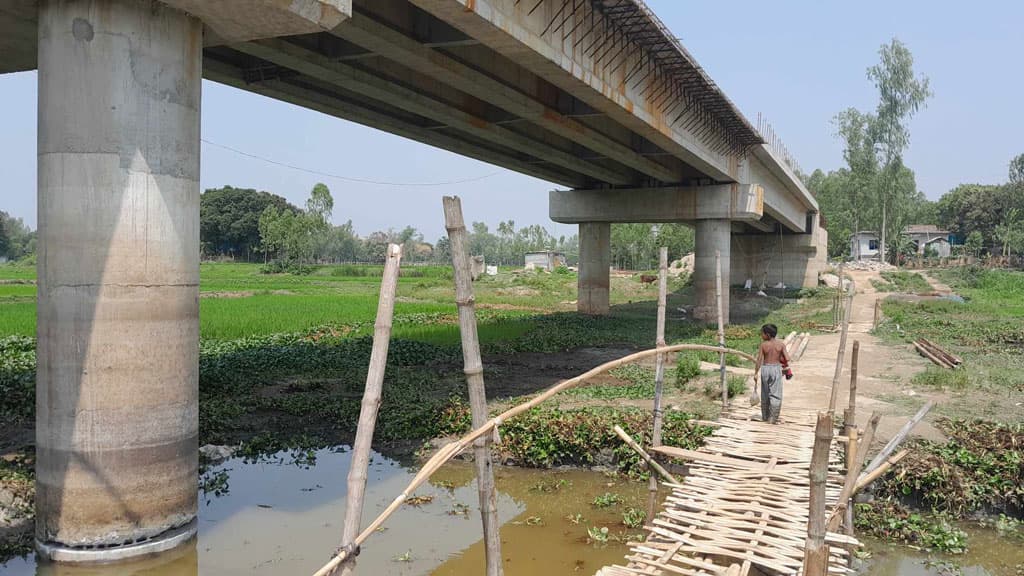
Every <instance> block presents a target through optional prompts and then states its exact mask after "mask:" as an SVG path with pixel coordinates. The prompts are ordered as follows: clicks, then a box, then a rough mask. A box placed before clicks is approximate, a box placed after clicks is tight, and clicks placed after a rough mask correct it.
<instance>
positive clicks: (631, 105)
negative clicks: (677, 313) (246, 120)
mask: <svg viewBox="0 0 1024 576" xmlns="http://www.w3.org/2000/svg"><path fill="white" fill-rule="evenodd" d="M32 69H38V71H39V73H38V86H39V109H38V114H39V135H38V174H39V176H38V197H39V240H40V242H39V246H40V250H39V265H38V266H39V276H38V278H39V301H38V304H39V312H38V314H39V322H38V326H39V328H38V359H39V360H38V362H39V365H38V383H37V406H38V410H37V454H38V464H37V469H38V489H37V541H38V542H39V545H40V549H41V550H42V551H43V552H44V554H47V555H50V556H52V557H54V558H57V559H64V560H82V559H86V560H94V559H97V558H101V557H102V558H110V557H117V556H127V555H131V554H139V553H146V552H150V551H152V550H154V549H158V548H160V547H166V546H169V545H171V544H173V542H175V541H177V540H180V539H181V538H187V537H188V536H190V535H191V533H193V532H194V531H195V512H196V491H195V478H196V469H197V462H196V441H197V432H198V408H197V406H198V404H197V397H198V391H197V388H198V282H199V208H198V207H199V162H200V158H199V155H200V144H199V136H200V129H199V126H200V122H199V118H200V110H201V90H200V85H201V83H200V79H201V78H203V77H205V78H208V79H210V80H214V81H217V82H222V83H225V84H228V85H231V86H235V87H237V88H240V89H243V90H248V91H251V92H255V93H259V94H263V95H265V96H268V97H270V98H275V99H278V100H283V101H287V102H291V103H294V104H297V105H299V106H304V107H307V108H311V109H314V110H318V111H320V112H323V113H325V114H329V115H332V116H336V117H339V118H344V119H347V120H351V121H354V122H358V123H361V124H364V125H367V126H372V127H375V128H378V129H381V130H385V131H388V132H391V133H394V134H398V135H400V136H404V137H407V138H411V139H413V140H417V141H420V142H423V143H426V144H430V145H432V146H437V147H440V148H444V149H446V150H450V151H453V152H456V153H459V154H463V155H465V156H469V157H473V158H476V159H479V160H482V161H485V162H490V163H493V164H496V165H499V166H503V167H506V168H508V169H511V170H515V171H518V172H521V173H524V174H529V175H532V176H535V177H538V178H541V179H544V180H547V181H549V182H551V183H553V184H554V185H555V186H558V187H559V188H558V189H556V190H554V191H552V192H551V193H550V199H549V203H550V216H551V218H552V219H553V220H555V221H558V222H565V223H575V224H579V230H580V256H581V258H580V274H579V278H580V280H579V300H578V301H579V310H580V311H581V312H586V313H594V314H603V313H606V312H607V311H608V286H609V264H610V246H609V241H610V227H611V224H612V223H614V222H652V223H654V222H686V223H689V224H691V225H692V226H694V227H695V228H696V232H697V235H696V265H695V274H694V282H695V285H696V290H697V307H696V309H695V316H697V317H698V318H703V319H711V317H712V314H713V313H714V310H715V305H714V283H715V272H714V271H715V268H714V266H715V264H714V263H715V254H716V252H718V253H719V254H721V258H722V265H723V269H724V271H725V274H726V278H727V279H731V280H732V282H734V283H735V282H742V281H743V280H745V279H746V278H753V279H754V280H755V282H757V283H760V282H762V281H764V282H766V283H768V284H770V285H774V284H776V283H777V282H780V281H782V282H785V283H786V284H787V285H790V286H794V285H804V284H811V283H814V282H816V279H817V273H818V271H819V270H820V269H821V268H822V267H823V266H824V263H825V246H826V245H827V242H826V239H827V235H826V232H825V231H824V230H823V229H822V228H821V226H820V223H819V217H818V206H817V203H816V202H815V200H814V198H813V197H812V196H811V194H810V193H809V192H808V191H807V189H806V188H805V187H804V185H803V184H802V183H801V181H800V179H799V178H798V177H797V175H796V174H795V171H794V169H793V168H791V167H790V165H789V162H788V159H787V158H786V157H785V155H784V154H783V153H781V151H780V150H778V149H777V148H776V147H774V146H772V145H770V144H769V143H766V141H765V139H764V137H763V136H762V135H761V134H760V133H759V132H758V130H757V129H756V128H755V127H754V126H753V125H751V123H750V122H749V121H748V120H747V119H746V118H745V117H744V116H743V115H742V114H741V113H740V112H739V110H737V108H736V107H735V106H734V105H733V104H732V103H731V102H730V100H729V99H728V98H727V97H726V95H725V94H724V93H723V92H722V90H721V89H719V88H718V87H717V86H716V85H715V83H714V82H713V81H712V80H711V78H710V77H709V76H708V75H707V74H706V73H705V72H704V71H703V70H702V69H701V67H700V66H699V65H698V64H697V62H696V61H695V59H694V58H693V57H692V56H691V55H690V54H689V53H688V52H687V51H686V50H685V48H683V46H682V45H681V44H680V43H679V41H678V40H677V39H676V38H675V37H674V36H673V35H672V34H671V33H670V32H669V31H668V29H667V28H666V27H665V26H664V25H663V24H662V23H661V22H660V21H659V20H658V18H657V17H656V16H655V15H654V14H653V13H652V12H651V11H650V9H649V8H647V7H646V5H645V4H644V3H643V2H642V1H641V0H355V1H351V0H290V1H284V0H220V1H217V2H213V1H203V0H162V1H157V0H78V1H73V2H72V1H61V0H10V1H6V2H4V3H3V4H0V73H3V72H15V71H23V70H32ZM346 145H349V144H348V143H341V144H340V146H339V151H342V153H343V150H344V147H345V146H346ZM396 160H397V161H401V159H400V158H398V159H396ZM768 262H770V263H771V264H770V265H766V264H765V263H768ZM726 309H727V308H726Z"/></svg>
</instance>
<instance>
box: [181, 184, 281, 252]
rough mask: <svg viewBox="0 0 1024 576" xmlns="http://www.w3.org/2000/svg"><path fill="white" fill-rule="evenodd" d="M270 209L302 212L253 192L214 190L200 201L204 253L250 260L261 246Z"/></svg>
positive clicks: (204, 194) (200, 236)
mask: <svg viewBox="0 0 1024 576" xmlns="http://www.w3.org/2000/svg"><path fill="white" fill-rule="evenodd" d="M269 206H274V207H275V208H276V209H277V210H278V211H281V210H290V211H292V212H298V211H299V209H298V208H297V207H295V206H293V205H292V204H289V203H288V201H287V200H285V199H284V198H282V197H280V196H276V195H274V194H271V193H269V192H260V191H256V190H253V189H251V188H233V187H231V186H224V187H222V188H211V189H209V190H206V191H205V192H203V194H202V196H200V197H199V239H200V242H201V245H202V249H203V253H204V254H210V255H229V256H234V257H244V258H246V259H248V258H249V255H250V254H251V253H252V252H254V251H256V250H257V248H258V247H259V245H260V230H259V220H260V217H261V216H262V215H263V212H264V211H265V210H266V209H267V207H269Z"/></svg>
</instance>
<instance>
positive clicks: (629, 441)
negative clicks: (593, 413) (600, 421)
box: [613, 426, 679, 518]
mask: <svg viewBox="0 0 1024 576" xmlns="http://www.w3.org/2000/svg"><path fill="white" fill-rule="evenodd" d="M613 430H615V434H616V435H617V436H618V437H619V438H622V441H623V442H625V443H626V445H627V446H629V447H630V448H632V449H633V451H634V452H636V453H637V454H639V455H640V458H642V459H643V461H644V462H646V463H647V465H648V466H650V467H651V469H652V470H654V471H655V472H657V473H658V474H661V477H662V478H664V479H665V480H667V481H669V482H671V483H672V484H679V480H678V479H677V478H676V477H675V476H673V475H672V474H671V473H670V472H669V471H668V470H666V469H665V468H664V467H663V466H662V465H661V464H658V462H657V461H656V460H654V458H651V455H650V454H648V453H647V452H644V449H643V448H641V447H640V445H639V444H637V443H636V440H633V437H632V436H630V435H629V434H627V433H626V431H625V430H623V429H622V428H621V427H619V426H615V427H614V428H613ZM647 517H648V518H654V515H653V514H650V515H648V516H647Z"/></svg>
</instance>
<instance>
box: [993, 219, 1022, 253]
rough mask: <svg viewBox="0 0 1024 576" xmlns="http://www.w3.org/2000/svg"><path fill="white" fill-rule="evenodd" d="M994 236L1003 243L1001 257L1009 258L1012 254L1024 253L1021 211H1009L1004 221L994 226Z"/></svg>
mask: <svg viewBox="0 0 1024 576" xmlns="http://www.w3.org/2000/svg"><path fill="white" fill-rule="evenodd" d="M995 234H996V238H997V239H998V240H999V241H1000V242H1002V243H1003V256H1011V255H1012V254H1013V253H1014V252H1016V253H1018V254H1021V253H1024V216H1022V214H1021V210H1020V209H1018V208H1013V209H1011V210H1010V211H1009V213H1008V214H1007V215H1006V220H1005V221H1004V222H1003V223H1002V224H1000V225H998V226H996V229H995Z"/></svg>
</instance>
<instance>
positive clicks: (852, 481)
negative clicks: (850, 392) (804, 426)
mask: <svg viewBox="0 0 1024 576" xmlns="http://www.w3.org/2000/svg"><path fill="white" fill-rule="evenodd" d="M881 419H882V415H881V414H877V413H875V414H872V415H871V419H870V420H869V421H868V426H867V428H865V429H864V436H863V437H861V439H860V443H859V444H858V445H857V447H856V448H855V450H854V459H853V460H852V461H849V460H848V461H847V463H846V478H845V479H844V480H843V488H842V490H840V492H839V498H838V499H837V500H836V510H835V514H833V516H832V518H831V519H830V520H829V523H828V527H827V529H828V530H829V531H833V532H834V531H835V529H836V528H837V527H838V525H839V520H840V519H841V518H842V517H843V515H845V516H846V517H847V518H849V517H850V515H849V514H843V515H840V514H842V511H843V510H844V509H846V508H852V507H850V506H849V505H848V503H849V501H850V498H852V497H853V495H854V493H855V490H854V489H855V487H856V486H857V481H858V480H857V479H858V477H859V476H860V471H861V468H863V467H864V461H865V460H867V455H868V450H870V449H871V443H872V442H874V440H875V433H876V432H877V431H878V422H879V421H880V420H881ZM854 433H856V432H854ZM848 444H853V441H852V437H851V441H850V442H849V443H848ZM847 530H849V531H851V532H852V530H853V525H852V524H850V525H848V526H847Z"/></svg>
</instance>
